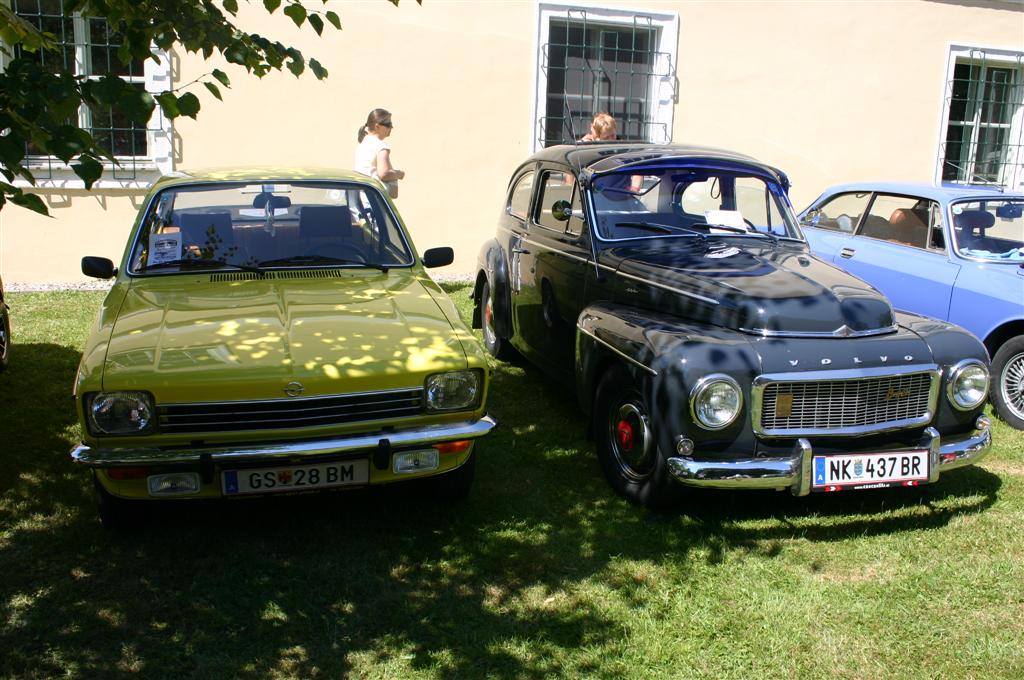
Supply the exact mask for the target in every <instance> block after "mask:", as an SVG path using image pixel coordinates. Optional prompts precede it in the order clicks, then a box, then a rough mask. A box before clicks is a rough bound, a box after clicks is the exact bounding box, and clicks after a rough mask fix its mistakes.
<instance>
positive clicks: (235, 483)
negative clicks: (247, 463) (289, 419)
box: [221, 458, 370, 496]
mask: <svg viewBox="0 0 1024 680" xmlns="http://www.w3.org/2000/svg"><path fill="white" fill-rule="evenodd" d="M369 480H370V466H369V462H368V461H367V460H366V459H365V458H362V459H360V460H345V461H340V462H336V463H317V464H315V465H293V466H290V467H271V468H254V469H249V470H225V471H224V472H223V474H222V475H221V483H222V488H223V490H224V495H225V496H238V495H241V494H247V493H275V492H278V491H306V490H307V489H325V488H327V487H331V486H348V485H350V484H366V483H367V482H369Z"/></svg>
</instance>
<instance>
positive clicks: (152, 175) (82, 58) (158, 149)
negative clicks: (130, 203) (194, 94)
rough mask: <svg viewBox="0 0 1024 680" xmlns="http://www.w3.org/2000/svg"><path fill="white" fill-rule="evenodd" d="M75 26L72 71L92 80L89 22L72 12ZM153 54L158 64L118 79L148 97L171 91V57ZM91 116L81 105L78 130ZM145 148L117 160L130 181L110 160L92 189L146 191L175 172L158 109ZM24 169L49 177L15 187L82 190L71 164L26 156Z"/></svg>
mask: <svg viewBox="0 0 1024 680" xmlns="http://www.w3.org/2000/svg"><path fill="white" fill-rule="evenodd" d="M0 2H3V4H4V5H5V6H7V7H8V8H10V6H11V4H10V2H9V1H8V0H0ZM72 22H73V27H74V39H75V72H76V73H78V74H86V76H87V77H90V78H91V77H94V76H92V73H91V64H90V63H89V62H90V59H91V57H90V55H89V49H88V45H89V41H88V40H87V38H88V32H89V26H88V21H87V19H86V18H85V17H83V16H82V15H81V14H79V13H77V12H76V13H75V14H74V16H73V17H72ZM152 53H153V54H154V55H156V57H157V59H158V61H154V60H153V59H146V60H145V61H144V62H143V64H142V68H143V75H142V77H138V76H135V77H132V76H121V77H122V78H123V79H124V80H126V81H128V82H136V83H143V87H144V88H145V90H146V92H149V93H151V94H154V95H155V94H158V93H160V92H163V91H165V90H169V89H171V80H172V73H171V57H170V55H169V54H168V53H167V52H166V51H164V50H158V49H156V48H153V51H152ZM6 67H7V63H6V59H5V58H3V57H2V56H0V71H2V70H3V69H5V68H6ZM91 121H92V113H91V112H90V111H89V109H88V107H87V106H85V105H82V106H80V107H79V110H78V125H79V126H80V127H85V128H88V127H90V126H91ZM146 128H147V131H146V142H147V144H146V146H147V149H148V154H146V155H145V156H141V155H140V156H117V157H116V158H117V160H118V161H121V162H122V166H127V167H130V168H133V171H131V174H132V175H133V177H131V178H117V177H115V175H116V174H117V173H118V172H121V173H128V172H129V171H128V170H124V169H121V168H118V167H117V166H115V165H114V164H112V163H110V162H109V161H105V160H104V161H103V176H102V177H100V179H98V180H97V181H96V182H94V183H93V185H92V188H93V189H133V188H138V189H146V188H148V187H149V185H150V184H152V183H153V182H154V181H155V180H156V179H158V178H159V177H160V176H161V175H164V174H167V173H169V172H172V171H173V170H174V154H173V144H172V139H173V133H174V125H173V123H172V121H171V120H170V119H169V118H167V117H166V116H165V115H163V111H161V109H160V106H159V105H157V107H156V108H155V109H154V110H153V115H152V117H151V118H150V120H149V123H148V124H147V126H146ZM24 164H25V166H26V167H27V168H28V169H29V170H30V171H33V174H37V173H36V172H35V171H36V170H43V169H45V170H46V172H47V174H49V177H37V178H36V183H35V184H34V185H33V184H30V183H29V182H28V181H26V180H24V179H21V178H20V177H19V178H16V179H15V180H14V182H13V184H14V185H15V186H17V187H22V188H27V187H33V186H34V187H37V188H41V189H54V188H56V189H84V188H85V182H84V181H82V179H80V178H79V177H78V175H76V174H75V171H74V170H72V169H71V166H70V165H67V164H65V163H63V162H61V161H60V160H59V159H57V158H54V157H50V158H46V157H44V156H35V157H33V156H28V157H26V158H25V160H24Z"/></svg>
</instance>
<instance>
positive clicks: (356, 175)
mask: <svg viewBox="0 0 1024 680" xmlns="http://www.w3.org/2000/svg"><path fill="white" fill-rule="evenodd" d="M274 181H279V182H291V181H345V182H361V183H364V184H376V182H375V181H374V180H373V179H371V178H370V177H369V176H368V175H364V174H362V173H360V172H356V171H354V170H344V169H340V168H308V167H307V168H298V167H290V166H247V167H223V168H200V169H194V170H179V171H176V172H171V173H168V174H166V175H164V176H163V177H161V178H160V179H159V180H157V182H156V184H158V185H160V186H161V187H167V186H174V185H180V184H199V183H208V182H274Z"/></svg>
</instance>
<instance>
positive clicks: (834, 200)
mask: <svg viewBox="0 0 1024 680" xmlns="http://www.w3.org/2000/svg"><path fill="white" fill-rule="evenodd" d="M870 200H871V192H870V191H850V192H844V193H841V194H836V195H834V196H828V197H824V198H822V199H821V200H819V201H818V202H817V203H816V204H814V205H812V206H811V207H810V208H809V209H807V210H806V211H805V212H804V214H803V216H802V218H801V220H800V226H801V227H802V228H803V232H804V236H805V237H806V238H807V244H808V245H809V246H810V248H811V252H812V253H814V254H815V255H817V256H818V257H820V258H821V259H823V260H827V261H828V262H832V261H833V260H834V259H835V257H836V254H837V253H838V252H839V251H840V250H842V249H843V248H844V247H845V246H846V245H847V242H848V241H849V240H850V239H851V238H852V237H853V233H854V232H855V231H856V229H857V225H858V224H860V220H861V217H863V216H864V213H866V212H867V209H868V202H869V201H870Z"/></svg>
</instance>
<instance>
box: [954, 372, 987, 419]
mask: <svg viewBox="0 0 1024 680" xmlns="http://www.w3.org/2000/svg"><path fill="white" fill-rule="evenodd" d="M946 396H947V397H949V401H950V403H951V404H953V406H955V407H956V408H958V409H960V410H961V411H969V410H970V409H972V408H977V407H978V406H979V405H980V404H981V403H982V402H983V401H985V397H987V396H988V371H987V370H986V369H985V365H984V364H982V363H981V362H980V361H978V360H977V359H965V360H964V361H961V362H960V363H958V364H957V365H956V366H954V367H953V369H952V370H951V371H950V372H949V383H948V384H947V385H946Z"/></svg>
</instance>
